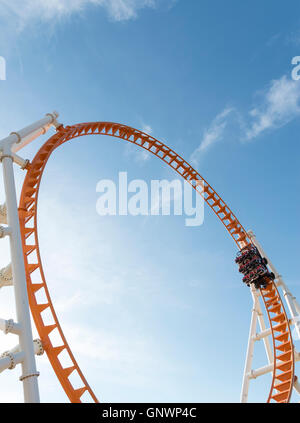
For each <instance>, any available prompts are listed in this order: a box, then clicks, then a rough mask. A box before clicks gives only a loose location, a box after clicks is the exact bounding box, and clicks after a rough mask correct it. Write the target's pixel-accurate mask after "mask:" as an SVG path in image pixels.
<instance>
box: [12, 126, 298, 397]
mask: <svg viewBox="0 0 300 423" xmlns="http://www.w3.org/2000/svg"><path fill="white" fill-rule="evenodd" d="M86 135H107V136H111V137H116V138H121V139H123V140H125V141H128V142H130V143H132V144H135V145H137V146H140V147H142V148H144V149H145V150H147V151H149V152H150V153H152V154H154V155H155V156H157V157H158V158H159V159H161V160H162V161H163V162H165V163H166V164H167V165H169V166H170V167H171V168H172V169H174V170H175V171H176V172H177V173H178V174H179V175H181V176H182V177H183V178H184V179H185V180H186V181H187V182H189V183H190V184H191V185H192V187H193V188H194V189H195V190H196V191H197V192H198V193H199V194H200V195H201V196H202V197H203V198H204V200H205V202H206V203H207V204H208V205H209V207H210V208H211V209H212V210H213V212H214V213H215V214H216V216H217V217H218V219H219V220H220V221H221V222H222V223H223V225H224V227H225V228H226V230H227V232H228V233H229V234H230V236H231V237H232V238H233V240H234V242H235V243H236V245H237V246H238V248H239V249H242V248H243V247H245V246H247V245H248V244H250V243H251V240H250V238H249V236H248V234H247V232H246V231H245V229H244V228H243V226H242V225H241V224H240V222H239V221H238V219H237V218H236V216H235V215H234V214H233V212H232V211H231V209H230V208H229V207H228V206H227V204H226V203H225V202H224V201H223V200H222V198H221V197H220V196H219V195H218V194H217V193H216V191H215V190H214V189H213V188H212V187H211V186H210V185H209V183H208V182H207V181H206V180H205V179H204V178H203V177H202V176H200V175H199V173H198V172H197V171H196V170H195V169H193V167H192V166H190V165H189V164H188V163H187V162H186V161H185V160H184V159H183V158H182V157H181V156H179V155H178V154H177V153H175V151H173V150H172V149H170V148H169V147H167V146H166V145H165V144H163V143H162V142H160V141H158V140H157V139H155V138H153V137H151V136H150V135H148V134H146V133H144V132H141V131H139V130H137V129H134V128H131V127H129V126H126V125H121V124H118V123H112V122H89V123H80V124H76V125H72V126H66V127H63V126H62V125H61V126H60V127H59V128H58V130H57V132H56V133H55V134H54V135H53V136H52V137H51V138H49V139H48V140H47V141H46V142H45V144H44V145H43V146H42V147H41V148H40V150H39V151H38V153H37V154H36V156H35V157H34V159H33V160H32V162H31V164H30V165H29V166H28V167H27V174H26V177H25V180H24V184H23V188H22V193H21V198H20V204H19V218H20V225H21V234H22V244H23V254H24V261H25V267H26V278H27V289H28V296H29V304H30V308H31V312H32V316H33V319H34V322H35V325H36V328H37V331H38V333H39V336H40V338H41V341H42V343H43V346H44V349H45V351H46V353H47V356H48V358H49V361H50V363H51V365H52V367H53V369H54V371H55V373H56V375H57V377H58V379H59V382H60V384H61V386H62V387H63V389H64V391H65V393H66V394H67V396H68V398H69V400H70V401H71V402H75V403H77V402H82V398H83V395H86V394H89V395H90V397H91V399H92V400H93V401H95V402H98V400H97V397H96V396H95V394H94V393H93V391H92V389H91V388H90V386H89V385H88V383H87V381H86V379H85V377H84V376H83V374H82V372H81V370H80V368H79V366H78V364H77V362H76V360H75V358H74V356H73V354H72V351H71V349H70V347H69V345H68V343H67V340H66V338H65V336H64V334H63V331H62V329H61V326H60V324H59V322H58V319H57V316H56V313H55V310H54V306H53V304H52V301H51V297H50V294H49V290H48V288H47V284H46V279H45V275H44V272H43V267H42V261H41V255H40V249H39V242H38V230H37V205H38V193H39V189H40V183H41V179H42V175H43V172H44V170H45V167H46V164H47V161H48V159H49V157H50V156H51V154H52V153H53V151H54V150H55V149H56V148H57V147H59V146H60V145H61V144H64V143H65V142H67V141H70V140H72V139H73V138H77V137H81V136H86ZM32 238H33V241H30V240H31V239H32ZM33 253H35V255H34V256H35V257H36V258H37V260H36V262H35V263H32V262H31V261H32V260H31V257H32V256H31V255H33ZM38 273H39V276H40V278H39V282H38V283H37V276H38ZM40 281H41V282H40ZM40 290H44V293H45V295H46V298H47V300H46V302H45V303H40V302H39V301H38V299H37V293H38V292H39V291H40ZM260 292H261V295H262V298H263V302H264V304H265V307H266V310H267V314H268V318H269V322H270V328H271V334H272V338H273V359H274V366H273V378H272V384H271V389H270V393H269V397H268V399H267V402H271V401H272V402H274V401H275V402H283V403H287V402H289V400H290V396H291V392H292V389H293V383H294V349H293V342H292V336H291V331H290V325H289V321H288V318H287V315H286V312H285V309H284V305H283V303H282V300H281V298H280V295H279V292H278V290H277V287H276V285H275V283H274V282H273V281H272V280H271V279H270V280H269V283H268V286H267V287H266V289H260ZM44 312H47V314H48V316H49V313H50V314H51V316H52V324H49V323H45V321H46V319H45V316H44V315H43V313H44ZM54 330H57V331H58V333H59V335H60V338H61V342H60V344H59V345H55V344H54V342H53V341H51V339H50V335H51V333H52V332H53V331H54ZM61 353H64V354H67V355H68V357H69V359H70V361H71V363H72V364H71V365H70V366H69V367H67V368H65V367H63V365H62V363H61V360H60V354H61ZM73 372H76V373H77V375H78V376H79V377H80V379H81V381H82V386H81V387H79V388H77V389H75V388H74V387H73V385H72V383H71V382H70V379H69V377H70V376H71V374H73Z"/></svg>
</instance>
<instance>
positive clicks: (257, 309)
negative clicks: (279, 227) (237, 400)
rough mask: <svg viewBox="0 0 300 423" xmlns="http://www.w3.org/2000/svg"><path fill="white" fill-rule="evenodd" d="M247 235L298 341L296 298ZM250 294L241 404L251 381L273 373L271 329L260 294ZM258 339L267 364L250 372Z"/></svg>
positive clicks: (299, 320) (299, 321)
mask: <svg viewBox="0 0 300 423" xmlns="http://www.w3.org/2000/svg"><path fill="white" fill-rule="evenodd" d="M248 235H249V237H250V239H251V242H252V243H253V244H254V245H255V246H256V247H257V248H258V250H259V252H260V254H261V256H262V257H265V258H266V259H267V260H268V266H269V268H270V269H271V271H272V272H273V273H274V275H275V283H276V285H277V287H281V289H282V291H283V294H284V295H283V296H284V299H285V301H286V303H287V306H288V309H289V311H290V314H291V316H292V319H290V320H289V322H290V324H294V325H295V329H296V331H297V335H298V336H299V339H300V332H299V329H300V306H299V304H298V302H297V301H296V298H295V297H294V296H293V295H292V294H291V292H290V291H289V290H288V288H287V286H286V284H285V283H284V282H283V280H282V277H281V276H280V275H279V274H278V272H277V271H276V269H275V267H274V265H273V264H272V262H271V261H270V259H269V258H268V256H267V255H266V253H265V252H264V250H263V248H262V247H261V245H260V244H259V242H258V241H257V239H256V237H255V235H254V233H253V232H252V231H249V232H248ZM251 294H252V298H253V310H252V317H251V323H250V332H249V340H248V347H247V354H246V363H245V369H244V375H243V383H242V392H241V402H247V399H248V391H249V384H250V380H251V379H255V378H257V377H259V376H262V375H265V374H267V373H270V372H272V371H273V368H274V363H273V354H272V349H271V345H270V342H269V339H268V337H269V336H270V335H271V333H272V331H271V328H268V329H266V326H265V322H264V316H263V313H262V309H261V305H260V302H259V297H260V293H259V291H257V290H256V289H255V288H254V287H253V285H251ZM257 320H259V323H260V330H261V331H260V333H254V332H255V329H254V327H256V321H257ZM260 339H263V340H264V346H265V350H266V354H267V358H268V361H269V364H268V365H266V366H264V367H261V368H259V369H256V370H252V369H251V367H252V359H253V351H254V344H255V341H259V340H260ZM295 361H296V362H297V361H300V353H299V352H297V351H295ZM294 387H295V389H296V390H297V392H298V393H300V384H299V382H297V383H296V381H295V385H294Z"/></svg>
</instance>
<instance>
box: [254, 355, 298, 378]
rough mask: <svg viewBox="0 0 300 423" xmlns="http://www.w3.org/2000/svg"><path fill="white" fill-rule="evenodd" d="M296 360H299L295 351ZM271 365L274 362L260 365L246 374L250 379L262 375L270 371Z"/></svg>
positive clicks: (271, 369)
mask: <svg viewBox="0 0 300 423" xmlns="http://www.w3.org/2000/svg"><path fill="white" fill-rule="evenodd" d="M298 361H300V354H299V353H296V354H295V362H298ZM273 365H274V363H271V364H267V365H266V366H263V367H260V368H259V369H255V370H251V372H250V373H249V375H248V376H249V378H250V379H256V378H257V377H258V376H262V375H265V374H267V373H270V372H272V371H273Z"/></svg>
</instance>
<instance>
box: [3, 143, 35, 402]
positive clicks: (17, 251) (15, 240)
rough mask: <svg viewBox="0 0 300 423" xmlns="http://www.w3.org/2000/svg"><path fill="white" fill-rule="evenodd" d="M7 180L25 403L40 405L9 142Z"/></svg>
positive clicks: (5, 161) (5, 158)
mask: <svg viewBox="0 0 300 423" xmlns="http://www.w3.org/2000/svg"><path fill="white" fill-rule="evenodd" d="M2 165H3V177H4V186H5V195H6V207H7V223H8V225H9V227H10V230H11V234H10V251H11V261H12V274H13V285H14V292H15V302H16V312H17V321H18V323H20V325H21V332H20V335H19V341H20V347H21V351H22V353H24V359H23V361H22V372H23V374H22V376H21V378H20V380H22V382H23V391H24V401H25V402H39V390H38V382H37V376H38V372H37V370H36V363H35V356H34V348H33V342H32V329H31V321H30V312H29V303H28V296H27V286H26V274H25V266H24V260H23V250H22V241H21V232H20V223H19V214H18V205H17V197H16V189H15V180H14V171H13V158H12V155H11V143H6V144H4V145H3V148H2Z"/></svg>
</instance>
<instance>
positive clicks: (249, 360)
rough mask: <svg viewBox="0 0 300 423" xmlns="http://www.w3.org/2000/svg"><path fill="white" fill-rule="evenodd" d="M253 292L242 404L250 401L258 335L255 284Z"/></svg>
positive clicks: (252, 287)
mask: <svg viewBox="0 0 300 423" xmlns="http://www.w3.org/2000/svg"><path fill="white" fill-rule="evenodd" d="M251 292H252V297H253V309H252V315H251V323H250V331H249V339H248V347H247V355H246V362H245V369H244V376H243V384H242V392H241V402H247V399H248V391H249V383H250V378H249V374H250V372H251V368H252V360H253V352H254V342H255V341H254V336H255V333H256V323H257V310H256V301H255V296H254V294H255V287H254V286H253V284H252V285H251Z"/></svg>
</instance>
